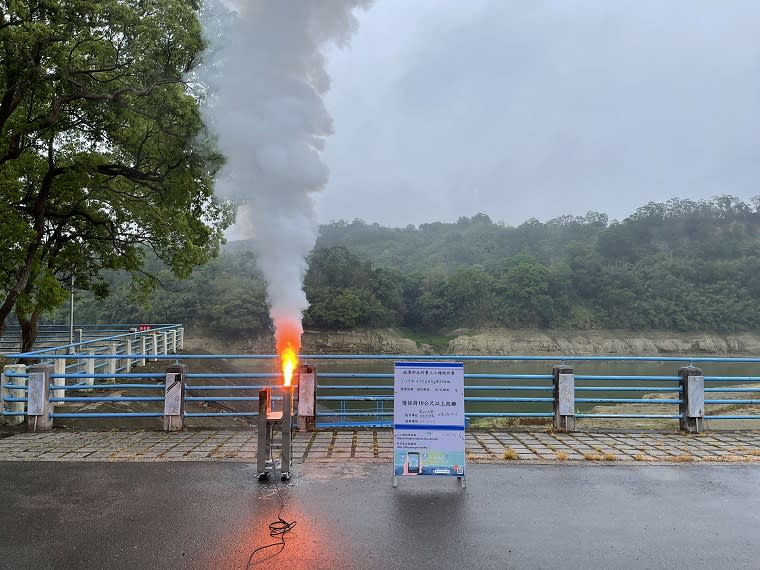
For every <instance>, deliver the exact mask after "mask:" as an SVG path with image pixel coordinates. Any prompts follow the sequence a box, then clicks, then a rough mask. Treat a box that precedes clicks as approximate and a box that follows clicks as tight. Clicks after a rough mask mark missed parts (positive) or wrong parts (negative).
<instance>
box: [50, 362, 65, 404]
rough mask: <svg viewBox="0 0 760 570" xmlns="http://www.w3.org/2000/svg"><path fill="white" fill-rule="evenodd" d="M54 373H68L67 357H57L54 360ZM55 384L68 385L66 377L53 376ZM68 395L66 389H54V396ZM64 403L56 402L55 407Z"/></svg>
mask: <svg viewBox="0 0 760 570" xmlns="http://www.w3.org/2000/svg"><path fill="white" fill-rule="evenodd" d="M53 374H66V359H65V358H56V359H55V361H54V362H53ZM53 385H54V386H65V385H66V378H53ZM64 396H66V390H53V393H52V397H53V398H63V397H64ZM62 405H63V404H62V403H54V404H53V407H55V406H62Z"/></svg>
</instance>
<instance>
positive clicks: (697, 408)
mask: <svg viewBox="0 0 760 570" xmlns="http://www.w3.org/2000/svg"><path fill="white" fill-rule="evenodd" d="M678 376H679V377H680V378H681V403H680V404H679V405H678V412H679V413H680V414H681V419H680V420H679V422H680V424H681V431H685V432H687V433H702V432H703V431H704V429H705V376H704V374H703V373H702V370H701V369H700V368H695V367H694V366H684V367H683V368H679V369H678Z"/></svg>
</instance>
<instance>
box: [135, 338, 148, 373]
mask: <svg viewBox="0 0 760 570" xmlns="http://www.w3.org/2000/svg"><path fill="white" fill-rule="evenodd" d="M146 345H147V343H146V342H145V335H144V334H141V335H140V354H142V355H143V358H141V359H140V360H139V361H138V364H137V365H138V366H145V355H146V354H148V353H147V352H145V351H146V350H148V347H147V346H146Z"/></svg>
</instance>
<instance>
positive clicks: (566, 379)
mask: <svg viewBox="0 0 760 570" xmlns="http://www.w3.org/2000/svg"><path fill="white" fill-rule="evenodd" d="M552 376H554V392H553V393H554V429H555V430H557V431H573V430H575V373H574V372H573V369H572V367H570V366H565V365H557V366H554V367H553V368H552Z"/></svg>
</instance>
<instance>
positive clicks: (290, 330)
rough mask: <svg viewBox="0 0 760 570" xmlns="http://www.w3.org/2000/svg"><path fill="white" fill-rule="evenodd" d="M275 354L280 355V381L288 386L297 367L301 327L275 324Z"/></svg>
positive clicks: (298, 325)
mask: <svg viewBox="0 0 760 570" xmlns="http://www.w3.org/2000/svg"><path fill="white" fill-rule="evenodd" d="M276 328H277V332H276V337H277V354H279V355H280V366H281V367H282V381H283V384H284V385H285V386H290V385H291V383H292V381H293V372H295V370H296V367H297V366H298V351H299V350H300V349H301V326H300V324H297V325H294V324H290V323H277V327H276Z"/></svg>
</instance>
